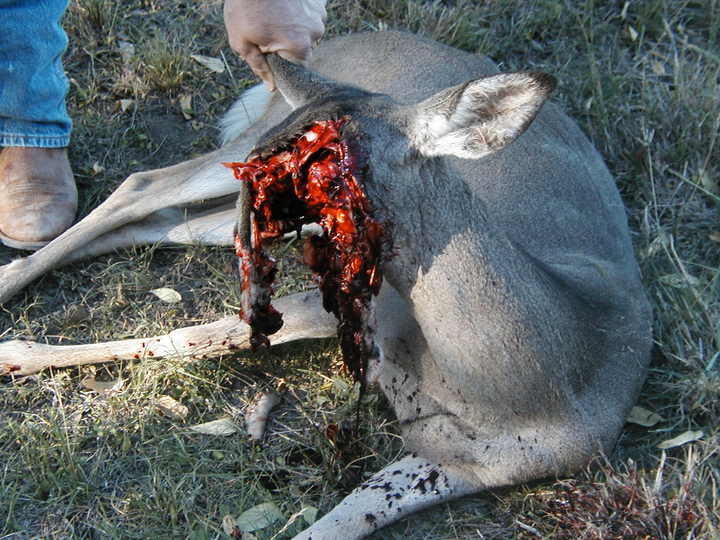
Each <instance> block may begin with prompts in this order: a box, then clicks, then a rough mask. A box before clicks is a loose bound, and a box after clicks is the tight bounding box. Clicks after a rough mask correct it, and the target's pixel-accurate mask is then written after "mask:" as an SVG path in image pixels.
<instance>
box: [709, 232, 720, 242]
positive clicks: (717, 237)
mask: <svg viewBox="0 0 720 540" xmlns="http://www.w3.org/2000/svg"><path fill="white" fill-rule="evenodd" d="M708 238H709V239H710V240H711V241H713V242H720V233H710V234H708Z"/></svg>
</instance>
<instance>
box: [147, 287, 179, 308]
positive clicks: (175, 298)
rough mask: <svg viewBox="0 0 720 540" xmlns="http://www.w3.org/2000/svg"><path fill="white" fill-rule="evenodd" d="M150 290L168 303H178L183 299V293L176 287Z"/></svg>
mask: <svg viewBox="0 0 720 540" xmlns="http://www.w3.org/2000/svg"><path fill="white" fill-rule="evenodd" d="M150 292H151V293H153V294H154V295H155V296H157V297H158V298H159V299H160V300H162V301H163V302H167V303H168V304H177V303H178V302H181V301H182V295H181V294H180V293H179V292H177V291H176V290H175V289H171V288H169V287H160V288H159V289H153V290H152V291H150Z"/></svg>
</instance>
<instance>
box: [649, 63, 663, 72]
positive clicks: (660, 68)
mask: <svg viewBox="0 0 720 540" xmlns="http://www.w3.org/2000/svg"><path fill="white" fill-rule="evenodd" d="M650 65H651V66H652V70H653V73H654V74H655V75H665V66H664V65H663V64H662V63H661V62H658V61H657V60H653V61H652V62H651V63H650Z"/></svg>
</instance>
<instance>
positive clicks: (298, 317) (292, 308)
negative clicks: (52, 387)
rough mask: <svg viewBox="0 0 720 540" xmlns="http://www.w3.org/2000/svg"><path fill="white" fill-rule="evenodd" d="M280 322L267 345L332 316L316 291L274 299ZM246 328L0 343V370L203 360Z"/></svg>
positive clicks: (329, 332) (314, 333)
mask: <svg viewBox="0 0 720 540" xmlns="http://www.w3.org/2000/svg"><path fill="white" fill-rule="evenodd" d="M274 304H275V306H276V308H277V309H278V311H280V312H281V313H282V314H283V320H284V324H283V327H282V328H281V329H280V331H279V332H278V333H276V334H274V335H273V336H272V337H271V339H272V344H273V345H278V344H281V343H287V342H290V341H294V340H298V339H318V338H325V337H332V336H334V335H335V334H336V332H337V321H336V320H335V317H334V316H333V315H331V314H329V313H327V312H326V311H325V310H324V309H323V307H322V300H321V298H320V295H319V294H318V292H317V291H309V292H305V293H298V294H294V295H292V296H286V297H283V298H279V299H277V300H276V301H275V302H274ZM249 337H250V333H249V327H248V326H247V324H245V323H244V322H243V321H242V320H240V318H239V317H238V316H237V315H230V316H228V317H225V318H224V319H221V320H219V321H216V322H214V323H210V324H203V325H199V326H191V327H188V328H179V329H177V330H173V331H172V332H170V333H169V334H166V335H163V336H157V337H151V338H137V339H128V340H121V341H110V342H106V343H91V344H87V345H45V344H42V343H34V342H27V341H8V342H5V343H0V375H10V374H12V375H30V374H32V373H37V372H38V371H41V370H43V369H45V368H48V367H70V366H80V365H85V364H100V363H104V362H117V361H118V360H133V359H137V358H142V357H145V356H153V357H160V358H162V357H167V356H181V357H187V358H195V359H204V358H210V357H214V356H219V355H221V354H228V353H232V352H235V351H238V350H243V349H247V348H249Z"/></svg>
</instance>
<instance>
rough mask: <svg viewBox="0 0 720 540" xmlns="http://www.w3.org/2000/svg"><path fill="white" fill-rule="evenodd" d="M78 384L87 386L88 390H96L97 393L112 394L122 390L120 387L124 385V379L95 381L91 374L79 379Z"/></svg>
mask: <svg viewBox="0 0 720 540" xmlns="http://www.w3.org/2000/svg"><path fill="white" fill-rule="evenodd" d="M80 384H82V385H83V386H84V387H85V388H89V389H90V390H92V391H94V392H97V393H98V394H103V395H106V396H114V395H116V394H117V393H118V392H119V391H120V390H122V387H123V386H124V385H125V379H118V380H116V381H96V380H95V378H94V377H92V376H91V377H85V378H84V379H83V380H82V381H80Z"/></svg>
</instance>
